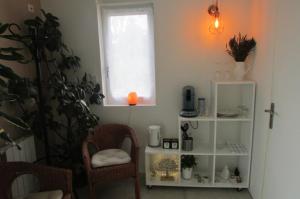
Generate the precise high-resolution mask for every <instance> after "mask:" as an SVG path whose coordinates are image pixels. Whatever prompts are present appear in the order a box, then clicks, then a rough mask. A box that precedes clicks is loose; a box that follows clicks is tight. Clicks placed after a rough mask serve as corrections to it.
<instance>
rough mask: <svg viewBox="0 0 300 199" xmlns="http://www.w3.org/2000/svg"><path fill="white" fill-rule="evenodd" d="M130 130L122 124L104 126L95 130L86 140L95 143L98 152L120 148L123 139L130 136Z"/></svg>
mask: <svg viewBox="0 0 300 199" xmlns="http://www.w3.org/2000/svg"><path fill="white" fill-rule="evenodd" d="M131 131H132V130H131V128H130V127H128V126H126V125H122V124H105V125H101V126H98V127H96V128H95V131H94V134H92V135H90V136H89V138H88V140H89V141H92V142H93V143H95V144H96V145H97V147H98V149H99V150H105V149H111V148H120V147H121V145H122V143H123V141H124V139H125V138H126V137H128V136H130V135H131V133H132V132H131Z"/></svg>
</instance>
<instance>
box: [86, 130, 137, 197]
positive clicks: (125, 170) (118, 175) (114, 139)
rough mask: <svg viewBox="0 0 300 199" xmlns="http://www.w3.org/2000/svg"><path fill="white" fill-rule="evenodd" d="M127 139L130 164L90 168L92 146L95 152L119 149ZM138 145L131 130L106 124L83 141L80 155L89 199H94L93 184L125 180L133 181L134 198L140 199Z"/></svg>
mask: <svg viewBox="0 0 300 199" xmlns="http://www.w3.org/2000/svg"><path fill="white" fill-rule="evenodd" d="M126 137H128V138H130V140H131V152H130V156H131V162H129V163H126V164H121V165H114V166H105V167H99V168H92V165H91V157H90V151H89V150H88V149H89V147H90V144H92V145H93V146H94V147H95V148H96V151H100V150H105V149H120V148H121V145H122V143H123V141H124V139H125V138H126ZM138 149H139V145H138V141H137V138H136V135H135V132H134V130H133V129H131V128H130V127H128V126H125V125H120V124H107V125H102V126H98V127H97V128H96V129H95V132H94V134H91V135H89V136H88V137H87V139H86V140H85V141H84V143H83V146H82V153H83V159H84V164H85V168H86V172H87V177H88V181H89V189H90V198H91V199H95V198H96V197H95V184H96V183H107V182H108V181H116V180H120V179H125V178H134V179H135V196H136V199H140V182H139V176H138V162H139V159H138V153H139V151H138Z"/></svg>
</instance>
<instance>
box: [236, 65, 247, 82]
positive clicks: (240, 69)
mask: <svg viewBox="0 0 300 199" xmlns="http://www.w3.org/2000/svg"><path fill="white" fill-rule="evenodd" d="M249 70H250V67H248V69H247V68H246V64H245V62H235V68H234V70H233V75H234V78H235V80H238V81H241V80H244V77H245V75H246V74H247V73H248V72H249Z"/></svg>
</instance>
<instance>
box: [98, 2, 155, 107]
mask: <svg viewBox="0 0 300 199" xmlns="http://www.w3.org/2000/svg"><path fill="white" fill-rule="evenodd" d="M100 13H101V15H100V18H101V26H100V29H101V31H100V32H101V37H100V38H101V42H100V44H101V65H102V66H101V68H102V85H103V90H104V94H105V96H106V99H105V102H104V105H108V106H110V105H112V106H114V105H116V106H118V105H127V96H128V93H130V92H136V93H137V95H138V98H139V100H138V105H146V106H147V105H155V103H156V102H155V101H156V100H155V58H154V30H153V6H152V4H129V5H100Z"/></svg>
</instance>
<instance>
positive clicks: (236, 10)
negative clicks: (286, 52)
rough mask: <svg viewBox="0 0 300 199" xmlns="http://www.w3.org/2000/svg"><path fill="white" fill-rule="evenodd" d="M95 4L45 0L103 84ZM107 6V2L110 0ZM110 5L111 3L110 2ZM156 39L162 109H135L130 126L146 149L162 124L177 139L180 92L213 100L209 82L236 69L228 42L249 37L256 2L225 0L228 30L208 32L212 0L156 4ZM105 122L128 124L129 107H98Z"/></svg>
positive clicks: (44, 4) (86, 67)
mask: <svg viewBox="0 0 300 199" xmlns="http://www.w3.org/2000/svg"><path fill="white" fill-rule="evenodd" d="M94 1H95V0H84V1H83V0H41V4H42V7H43V8H44V9H46V10H47V11H50V12H52V13H53V14H55V15H57V16H58V17H59V18H60V19H61V25H62V27H61V29H62V32H63V34H64V40H65V41H66V43H67V44H68V45H69V46H70V47H71V48H73V50H74V52H75V53H76V54H77V55H79V56H80V57H81V59H82V66H83V68H82V70H83V71H86V72H90V73H92V74H94V75H96V76H97V79H98V80H100V58H99V45H98V30H97V28H98V27H97V24H98V23H97V9H96V4H95V2H94ZM106 1H107V0H106ZM109 2H110V1H109ZM154 2H155V37H156V43H155V45H156V73H157V75H156V78H157V84H156V86H157V106H155V107H132V114H131V119H130V122H129V125H130V126H132V127H133V128H134V129H135V130H136V132H137V134H138V137H139V140H140V142H141V145H142V148H141V152H140V154H141V155H140V157H141V164H142V165H141V171H142V170H143V168H144V167H143V162H144V155H143V153H144V152H143V150H144V147H145V145H146V144H147V126H148V125H150V124H160V125H161V126H162V133H163V135H164V136H165V137H175V136H176V135H177V116H178V113H179V111H180V108H181V89H182V87H183V86H185V85H187V84H190V85H193V86H195V87H196V89H197V94H198V95H200V96H204V97H207V98H209V96H210V80H211V79H212V78H213V77H214V72H215V71H216V70H228V69H231V67H232V66H233V65H234V63H233V60H232V59H231V57H229V56H228V55H227V54H226V52H225V46H226V42H227V41H228V40H229V38H230V37H231V36H232V35H233V34H234V33H238V32H242V33H249V30H250V13H251V9H250V7H251V0H239V1H236V0H223V1H221V13H222V15H223V20H224V25H225V30H224V32H223V33H222V34H221V35H212V34H210V33H209V31H208V26H209V22H210V18H209V15H208V14H207V8H208V6H209V5H210V4H211V3H212V1H211V0H184V1H183V0H154ZM94 110H95V111H96V112H97V113H98V114H99V115H100V116H101V117H100V118H101V122H102V123H110V122H116V123H124V124H128V120H129V118H128V116H129V108H128V107H94Z"/></svg>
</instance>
